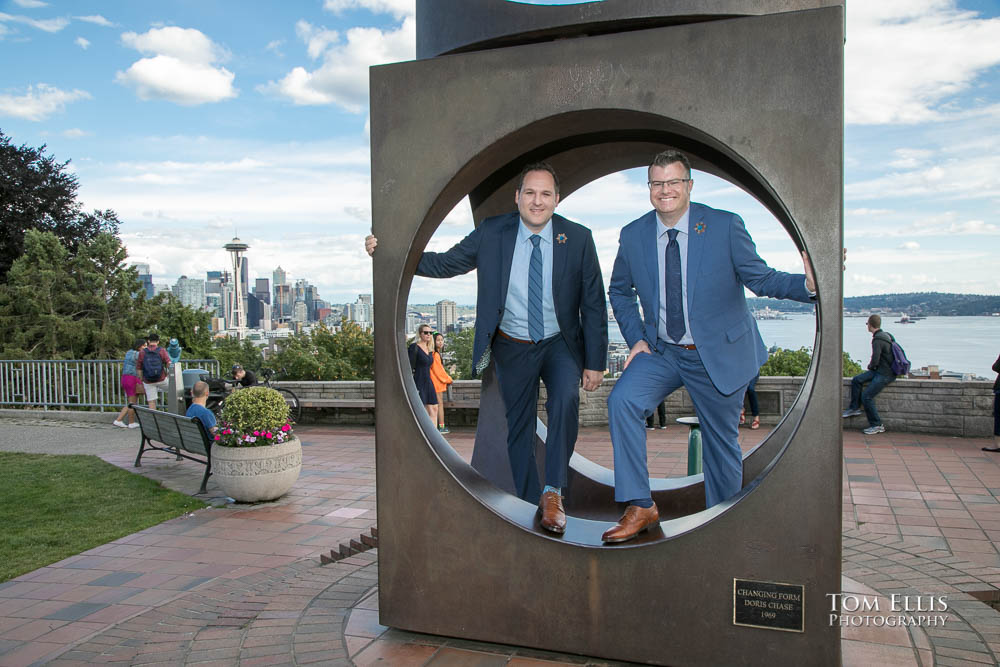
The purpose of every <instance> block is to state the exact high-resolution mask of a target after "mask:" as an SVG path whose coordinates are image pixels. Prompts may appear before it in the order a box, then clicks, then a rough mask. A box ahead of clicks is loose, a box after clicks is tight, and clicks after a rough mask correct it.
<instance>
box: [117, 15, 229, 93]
mask: <svg viewBox="0 0 1000 667" xmlns="http://www.w3.org/2000/svg"><path fill="white" fill-rule="evenodd" d="M122 43H124V44H125V45H126V46H130V47H132V48H134V49H135V50H137V51H139V52H140V53H143V54H147V55H152V57H150V58H142V59H141V60H137V61H136V62H134V63H132V66H131V67H129V68H128V70H126V71H125V72H118V74H117V75H116V77H115V78H116V80H117V81H118V82H119V83H121V84H123V85H127V86H131V87H133V88H135V91H136V94H137V95H138V96H139V97H140V98H141V99H144V100H148V99H163V100H167V101H169V102H174V103H175V104H181V105H185V106H193V105H197V104H205V103H207V102H220V101H222V100H225V99H229V98H232V97H236V95H237V91H236V89H235V88H234V87H233V79H235V77H236V75H235V74H233V73H232V72H230V71H229V70H227V69H226V68H224V67H218V66H216V65H215V63H216V62H217V61H220V60H225V59H226V58H227V57H228V53H227V52H226V51H225V49H223V48H222V47H220V46H218V45H217V44H215V43H214V42H213V41H212V40H211V39H209V38H208V37H206V36H205V34H204V33H202V32H201V31H199V30H195V29H193V28H178V27H175V26H168V27H165V28H153V29H151V30H149V31H148V32H145V33H142V34H137V33H134V32H126V33H124V34H123V35H122Z"/></svg>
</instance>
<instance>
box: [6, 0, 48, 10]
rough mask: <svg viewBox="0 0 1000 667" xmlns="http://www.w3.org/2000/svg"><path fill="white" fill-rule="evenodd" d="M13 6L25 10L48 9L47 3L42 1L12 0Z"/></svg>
mask: <svg viewBox="0 0 1000 667" xmlns="http://www.w3.org/2000/svg"><path fill="white" fill-rule="evenodd" d="M14 4H15V5H17V6H18V7H24V8H25V9H38V8H39V7H48V5H49V3H47V2H42V0H14Z"/></svg>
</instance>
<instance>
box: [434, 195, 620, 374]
mask: <svg viewBox="0 0 1000 667" xmlns="http://www.w3.org/2000/svg"><path fill="white" fill-rule="evenodd" d="M519 224H520V216H519V214H518V213H517V212H514V213H508V214H505V215H498V216H495V217H492V218H487V219H485V220H483V221H482V222H481V223H480V224H479V226H478V227H476V229H475V231H473V232H472V233H471V234H469V235H468V236H466V237H465V238H464V239H462V240H461V241H460V242H459V243H458V244H456V245H455V246H453V247H452V248H451V249H450V250H448V251H447V252H441V253H438V252H425V253H424V254H423V256H422V257H421V258H420V263H419V264H418V265H417V275H418V276H426V277H428V278H451V277H454V276H458V275H462V274H464V273H468V272H469V271H472V270H473V269H476V270H477V279H478V283H479V288H478V296H477V301H476V335H475V339H474V340H473V344H472V364H473V373H475V365H476V362H477V361H478V360H479V359H481V358H482V356H483V354H484V353H485V352H486V350H487V348H488V347H489V346H490V345H491V344H492V342H493V336H494V334H495V332H496V330H497V327H498V326H499V325H500V322H501V321H502V320H503V314H504V307H505V305H506V303H507V285H508V284H509V282H510V265H511V262H512V261H513V258H514V244H515V243H516V241H517V229H518V225H519ZM551 224H552V300H553V303H554V306H555V311H556V319H557V320H558V322H559V333H560V334H561V335H562V337H563V339H564V340H565V341H566V345H567V346H568V347H569V350H570V352H571V353H572V354H573V357H574V358H575V359H576V361H577V363H578V364H579V366H580V369H581V371H582V370H583V369H589V370H601V371H603V370H604V368H605V366H606V362H607V353H608V310H607V302H606V301H605V299H604V279H603V278H602V277H601V266H600V264H599V263H598V261H597V248H596V247H595V246H594V237H593V235H592V234H591V232H590V230H589V229H587V228H586V227H584V226H583V225H578V224H577V223H575V222H570V221H569V220H567V219H566V218H564V217H562V216H560V215H553V216H552V221H551ZM563 237H564V239H565V240H560V239H561V238H563Z"/></svg>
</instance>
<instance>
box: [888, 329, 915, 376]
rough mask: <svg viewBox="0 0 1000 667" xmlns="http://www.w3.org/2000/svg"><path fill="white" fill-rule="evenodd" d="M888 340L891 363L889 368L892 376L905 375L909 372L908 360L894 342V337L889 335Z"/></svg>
mask: <svg viewBox="0 0 1000 667" xmlns="http://www.w3.org/2000/svg"><path fill="white" fill-rule="evenodd" d="M889 338H890V339H892V363H891V364H890V365H889V368H890V369H891V370H892V374H893V375H896V376H899V375H906V374H908V373H909V372H910V360H909V359H907V358H906V352H903V348H902V347H900V346H899V343H897V342H896V338H895V336H893V335H892V334H889Z"/></svg>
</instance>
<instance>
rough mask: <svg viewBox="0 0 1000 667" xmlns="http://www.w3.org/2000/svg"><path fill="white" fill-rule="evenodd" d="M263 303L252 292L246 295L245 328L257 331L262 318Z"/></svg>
mask: <svg viewBox="0 0 1000 667" xmlns="http://www.w3.org/2000/svg"><path fill="white" fill-rule="evenodd" d="M264 305H265V303H264V302H263V301H261V300H260V299H258V298H257V295H256V294H254V293H253V292H248V293H247V326H248V327H250V328H251V329H259V328H260V321H261V318H263V316H264V308H263V306H264Z"/></svg>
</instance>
